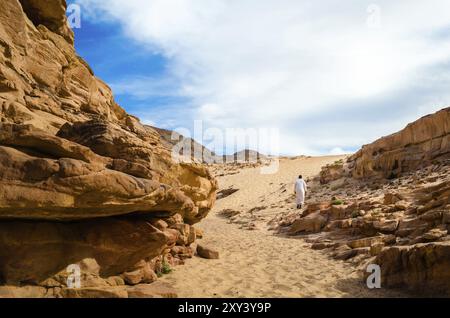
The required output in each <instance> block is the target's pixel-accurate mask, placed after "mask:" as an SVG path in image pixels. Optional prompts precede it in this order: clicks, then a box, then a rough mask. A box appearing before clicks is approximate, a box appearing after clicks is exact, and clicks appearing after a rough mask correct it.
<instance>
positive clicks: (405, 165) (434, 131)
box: [350, 108, 450, 178]
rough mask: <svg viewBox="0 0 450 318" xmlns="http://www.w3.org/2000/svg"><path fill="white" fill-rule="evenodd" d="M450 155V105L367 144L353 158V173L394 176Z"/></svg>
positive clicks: (356, 176) (358, 175)
mask: <svg viewBox="0 0 450 318" xmlns="http://www.w3.org/2000/svg"><path fill="white" fill-rule="evenodd" d="M449 156H450V108H446V109H443V110H441V111H439V112H437V113H435V114H432V115H429V116H426V117H423V118H421V119H419V120H417V121H415V122H414V123H411V124H409V125H408V126H407V127H406V128H405V129H403V130H401V131H400V132H398V133H395V134H393V135H390V136H387V137H384V138H381V139H379V140H377V141H375V142H374V143H372V144H370V145H367V146H364V147H363V148H362V149H361V150H360V151H358V153H356V154H355V155H354V156H353V157H351V158H350V162H351V168H352V171H353V177H355V178H364V177H373V176H377V175H379V176H382V177H386V178H395V177H398V176H400V175H401V174H402V173H404V172H408V171H413V170H416V169H418V168H421V167H424V166H427V165H429V164H430V163H433V162H436V161H438V160H439V159H442V158H448V157H449Z"/></svg>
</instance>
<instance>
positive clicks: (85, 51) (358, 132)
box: [69, 0, 450, 155]
mask: <svg viewBox="0 0 450 318" xmlns="http://www.w3.org/2000/svg"><path fill="white" fill-rule="evenodd" d="M74 2H75V3H78V4H79V5H81V8H82V11H81V12H82V24H81V28H80V29H76V30H75V31H76V36H77V39H76V46H77V49H78V51H79V53H80V55H81V56H83V57H84V58H85V59H86V60H87V61H88V62H89V63H90V64H91V66H92V67H93V69H94V71H95V72H96V74H97V75H98V76H99V77H100V78H102V79H103V80H105V81H106V82H107V83H108V84H109V85H110V86H111V87H112V88H113V90H114V92H115V96H116V99H117V100H118V102H119V103H120V104H121V105H122V106H123V107H124V108H125V109H126V110H127V111H128V112H130V113H132V114H135V115H137V116H139V117H140V118H141V119H142V120H143V122H145V123H149V124H153V125H157V126H159V127H164V128H169V129H177V128H179V127H186V128H189V129H191V128H192V127H193V122H194V120H202V121H203V126H204V128H205V129H207V128H218V129H220V130H222V131H225V129H226V128H244V129H247V128H255V129H263V128H264V129H269V128H272V129H278V130H279V132H280V145H279V148H280V151H281V153H282V154H310V155H317V154H329V153H340V152H351V151H354V150H356V149H358V148H359V147H360V146H361V145H363V144H366V143H369V142H372V141H373V140H375V139H377V138H378V137H380V136H383V135H387V134H390V133H393V132H395V131H397V130H399V129H401V128H403V127H404V126H405V125H406V124H407V123H409V122H411V121H413V120H415V119H417V118H418V117H420V116H422V115H426V114H428V113H432V112H434V111H437V110H439V109H441V108H444V107H446V106H448V105H450V72H449V70H450V1H446V0H429V1H422V0H396V1H392V0H380V1H364V0H347V1H342V0H340V1H339V0H321V1H312V0H109V1H104V0H71V1H69V3H74ZM216 150H217V151H218V152H220V151H219V150H218V149H216ZM261 150H262V151H264V149H261Z"/></svg>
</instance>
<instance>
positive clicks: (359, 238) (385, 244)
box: [274, 108, 450, 296]
mask: <svg viewBox="0 0 450 318" xmlns="http://www.w3.org/2000/svg"><path fill="white" fill-rule="evenodd" d="M449 125H450V108H447V109H443V110H441V111H439V112H437V113H435V114H433V115H430V116H427V117H424V118H422V119H420V120H418V121H416V122H414V123H412V124H410V125H408V127H407V128H406V129H404V130H402V131H400V132H398V133H396V134H393V135H391V136H389V137H385V138H382V139H380V140H378V141H376V142H374V143H373V144H370V145H368V146H365V147H363V148H362V149H361V150H360V151H359V152H358V153H357V154H355V155H354V156H352V157H350V158H349V159H348V160H347V162H344V161H342V162H335V163H334V164H332V165H328V166H326V167H324V168H323V169H322V172H321V174H320V176H318V177H316V178H315V180H312V181H311V182H310V189H311V191H310V196H311V197H314V198H316V199H317V201H316V202H310V203H309V204H308V206H307V209H306V210H305V211H304V212H303V214H302V215H301V216H299V215H298V214H297V213H293V214H290V215H287V216H285V217H284V218H282V219H281V220H279V219H276V220H275V221H274V223H275V224H279V225H280V227H279V229H280V231H282V232H285V233H287V234H290V235H304V236H306V239H307V241H308V242H309V243H311V247H312V248H314V249H318V250H328V251H329V252H330V254H331V255H332V256H333V257H334V258H336V259H339V260H346V261H349V262H352V263H354V264H356V265H363V264H364V265H367V264H376V265H379V266H380V267H381V283H382V287H383V288H401V289H403V290H408V291H410V292H412V293H414V294H419V295H421V296H423V295H438V296H449V295H450V276H449V268H450V267H449V266H450V253H449V242H450V235H449V232H450V143H449V141H450V139H449V136H450V134H449V131H450V130H449V129H450V126H449ZM362 267H363V268H364V274H365V278H367V273H366V272H365V269H366V268H367V266H362Z"/></svg>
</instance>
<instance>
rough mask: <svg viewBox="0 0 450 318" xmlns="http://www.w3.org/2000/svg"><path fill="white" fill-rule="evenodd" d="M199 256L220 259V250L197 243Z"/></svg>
mask: <svg viewBox="0 0 450 318" xmlns="http://www.w3.org/2000/svg"><path fill="white" fill-rule="evenodd" d="M197 254H198V256H200V257H202V258H206V259H219V252H218V251H216V250H214V249H211V248H209V247H206V246H203V245H200V244H199V245H197Z"/></svg>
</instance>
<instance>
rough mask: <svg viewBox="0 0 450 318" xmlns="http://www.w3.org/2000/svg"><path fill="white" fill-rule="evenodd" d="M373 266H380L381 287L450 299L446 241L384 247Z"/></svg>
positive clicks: (449, 257)
mask: <svg viewBox="0 0 450 318" xmlns="http://www.w3.org/2000/svg"><path fill="white" fill-rule="evenodd" d="M374 263H375V264H378V265H380V267H381V280H382V286H383V287H390V288H406V289H408V290H410V291H411V292H413V293H416V294H427V295H439V296H444V295H446V296H450V271H449V270H448V269H449V268H450V243H449V242H445V243H429V244H417V245H413V246H395V247H391V248H387V249H384V250H383V251H382V252H381V253H380V254H379V255H378V256H377V258H376V259H375V261H374Z"/></svg>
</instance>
